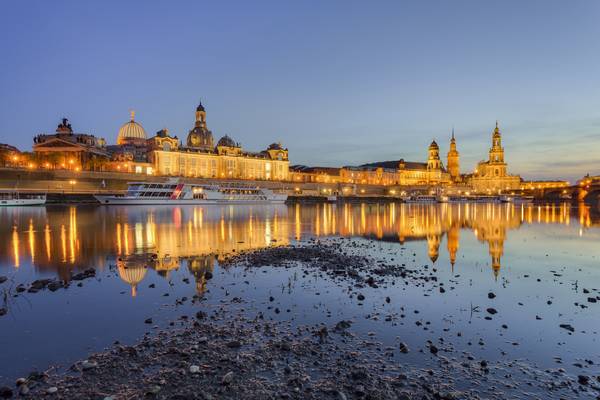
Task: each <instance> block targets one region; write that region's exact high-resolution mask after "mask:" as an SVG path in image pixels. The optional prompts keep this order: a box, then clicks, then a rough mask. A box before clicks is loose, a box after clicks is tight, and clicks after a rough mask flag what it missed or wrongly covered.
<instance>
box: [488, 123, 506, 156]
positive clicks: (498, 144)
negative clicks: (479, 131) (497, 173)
mask: <svg viewBox="0 0 600 400" xmlns="http://www.w3.org/2000/svg"><path fill="white" fill-rule="evenodd" d="M490 164H504V148H502V135H501V134H500V129H499V128H498V121H496V128H495V129H494V134H493V135H492V148H491V149H490Z"/></svg>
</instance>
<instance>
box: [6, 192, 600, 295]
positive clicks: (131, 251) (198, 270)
mask: <svg viewBox="0 0 600 400" xmlns="http://www.w3.org/2000/svg"><path fill="white" fill-rule="evenodd" d="M599 221H600V210H598V208H597V206H595V207H594V208H591V207H589V206H585V205H584V206H579V207H573V208H571V206H570V205H569V204H567V203H563V204H560V205H551V204H548V205H543V206H542V205H533V204H529V205H515V204H436V205H423V204H394V203H391V204H387V205H377V204H365V203H363V204H359V205H355V204H349V203H346V204H344V205H341V206H338V205H332V204H324V205H323V204H319V205H314V206H300V205H295V206H292V208H288V207H286V206H277V207H261V206H256V207H255V206H249V207H230V206H223V207H218V206H215V207H175V208H162V207H144V208H138V207H116V208H91V209H90V208H77V207H68V208H52V207H50V208H45V207H34V208H27V209H18V208H9V207H0V235H2V237H5V238H7V241H6V243H5V245H4V246H0V261H1V262H2V263H3V264H4V265H12V266H14V267H15V268H22V267H27V266H28V265H32V266H33V267H34V268H35V269H37V270H39V271H41V272H42V273H43V274H44V275H48V274H49V273H51V272H54V273H56V275H57V276H58V277H60V279H61V280H64V281H68V280H69V279H70V276H71V275H72V273H73V272H74V271H75V270H78V269H86V268H89V266H90V265H94V266H96V267H97V268H99V269H102V268H105V267H106V263H107V258H106V254H114V256H115V258H120V260H119V262H117V268H118V273H119V276H120V277H121V278H122V279H123V280H124V281H126V282H127V283H128V284H130V285H132V293H135V292H136V288H137V286H139V283H140V282H141V280H142V279H144V277H145V276H146V275H145V274H146V273H147V268H151V269H154V270H155V271H156V272H157V274H158V275H159V276H163V277H165V278H169V274H170V272H171V271H174V270H177V269H179V268H180V267H181V266H183V267H185V266H186V265H187V269H188V270H190V271H191V272H192V273H193V274H194V276H195V277H196V284H197V288H198V290H199V291H202V289H203V287H204V283H205V281H204V277H205V273H206V272H207V271H212V268H213V266H214V265H216V264H217V262H218V261H219V260H221V259H223V257H224V256H225V255H228V254H232V253H237V252H240V251H245V250H252V249H259V248H264V247H268V246H274V245H287V244H289V243H290V240H291V238H292V237H294V238H297V239H298V240H301V239H303V238H305V236H317V237H320V236H329V235H341V236H361V237H369V238H373V239H375V240H382V241H390V242H400V243H405V242H410V241H418V242H419V243H421V244H422V249H423V252H422V253H424V254H426V255H427V256H429V257H430V259H431V260H434V261H435V262H436V264H437V265H440V263H441V262H448V263H449V264H453V263H455V262H457V253H458V249H459V247H460V246H459V240H460V237H461V232H460V231H461V230H463V229H464V230H470V231H473V233H474V234H475V237H476V238H477V239H478V240H479V241H480V242H481V243H484V244H486V245H487V246H488V254H489V258H488V260H490V261H489V263H490V266H491V268H492V269H493V271H494V274H496V275H497V274H498V273H499V272H500V269H501V259H502V257H503V251H504V242H505V240H506V238H507V235H508V234H509V231H511V230H513V229H517V228H518V227H519V226H521V224H562V225H569V224H575V225H578V227H579V228H580V234H582V235H583V234H584V233H585V231H586V229H587V228H590V227H594V226H598V225H600V222H599ZM444 235H445V236H446V250H447V261H446V259H444V255H445V252H442V251H441V245H440V242H442V241H443V240H444ZM462 236H464V235H462ZM484 254H485V252H483V251H482V252H481V255H482V256H483V257H486V258H487V256H485V255H484ZM442 260H443V261H442ZM459 267H460V264H459Z"/></svg>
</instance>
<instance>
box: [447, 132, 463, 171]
mask: <svg viewBox="0 0 600 400" xmlns="http://www.w3.org/2000/svg"><path fill="white" fill-rule="evenodd" d="M447 166H448V172H449V173H450V178H451V179H452V181H453V182H456V181H458V180H460V154H459V153H458V150H456V139H455V138H454V128H452V138H451V139H450V150H449V151H448V164H447Z"/></svg>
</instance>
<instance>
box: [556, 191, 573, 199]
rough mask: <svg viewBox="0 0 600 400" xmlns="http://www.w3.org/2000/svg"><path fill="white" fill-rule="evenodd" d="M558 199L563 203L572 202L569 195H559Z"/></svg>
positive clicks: (571, 197)
mask: <svg viewBox="0 0 600 400" xmlns="http://www.w3.org/2000/svg"><path fill="white" fill-rule="evenodd" d="M559 199H561V200H563V201H571V200H573V196H571V195H570V194H569V193H561V194H560V196H559Z"/></svg>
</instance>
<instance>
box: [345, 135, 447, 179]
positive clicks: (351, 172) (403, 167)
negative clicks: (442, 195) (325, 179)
mask: <svg viewBox="0 0 600 400" xmlns="http://www.w3.org/2000/svg"><path fill="white" fill-rule="evenodd" d="M340 180H341V181H342V182H343V183H358V184H367V185H386V186H387V185H400V186H432V185H433V186H435V185H443V184H448V183H450V174H449V173H448V171H446V169H445V168H444V165H443V163H442V160H441V159H440V148H439V146H438V144H437V143H436V142H435V140H434V141H432V142H431V144H430V145H429V148H428V150H427V162H412V161H404V159H400V160H398V161H383V162H375V163H370V164H364V165H361V166H359V167H343V168H342V169H341V171H340Z"/></svg>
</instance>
